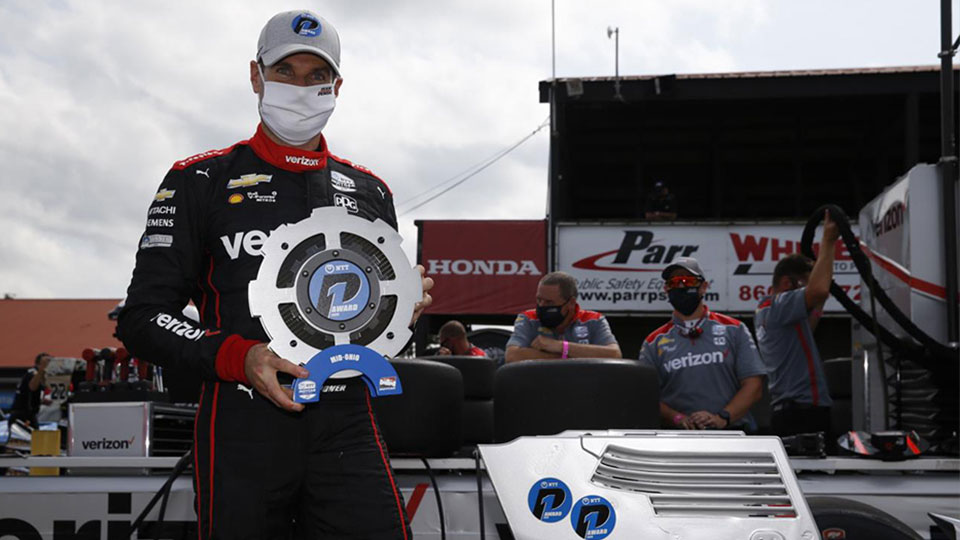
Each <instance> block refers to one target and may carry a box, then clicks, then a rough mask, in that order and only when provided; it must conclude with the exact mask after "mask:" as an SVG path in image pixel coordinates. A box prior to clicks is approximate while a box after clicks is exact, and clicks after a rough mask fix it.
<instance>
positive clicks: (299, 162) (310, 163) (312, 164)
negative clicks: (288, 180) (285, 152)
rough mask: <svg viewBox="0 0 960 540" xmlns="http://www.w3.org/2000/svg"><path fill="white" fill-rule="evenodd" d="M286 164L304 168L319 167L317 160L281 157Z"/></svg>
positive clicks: (301, 157) (302, 157)
mask: <svg viewBox="0 0 960 540" xmlns="http://www.w3.org/2000/svg"><path fill="white" fill-rule="evenodd" d="M283 159H285V160H286V161H287V163H292V164H294V165H302V166H304V167H319V166H320V160H319V159H317V158H308V157H304V156H283Z"/></svg>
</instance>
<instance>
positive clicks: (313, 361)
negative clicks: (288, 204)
mask: <svg viewBox="0 0 960 540" xmlns="http://www.w3.org/2000/svg"><path fill="white" fill-rule="evenodd" d="M400 242H401V238H400V235H399V234H398V233H397V231H395V230H393V228H392V227H390V226H389V225H387V224H386V223H385V222H383V221H382V220H379V219H378V220H377V221H375V222H371V221H368V220H366V219H364V218H361V217H357V216H353V215H350V214H349V213H348V212H347V210H346V209H344V208H340V207H325V208H317V209H315V210H314V211H313V213H312V214H311V215H310V217H308V218H307V219H305V220H303V221H300V222H298V223H294V224H290V225H281V226H280V227H278V228H277V229H276V230H275V231H273V232H272V233H271V234H270V237H269V239H268V240H267V241H266V243H265V244H264V246H263V249H262V252H263V262H262V263H261V264H260V272H259V273H258V274H257V279H256V280H254V281H252V282H250V286H249V290H248V292H249V296H250V313H251V315H253V316H254V317H259V318H260V323H261V324H262V325H263V328H264V330H265V331H266V332H267V335H269V336H270V340H271V341H270V348H271V349H272V350H273V352H275V353H277V355H279V356H280V357H282V358H286V359H287V360H290V361H291V362H294V363H298V364H301V365H303V366H304V367H305V368H306V369H307V370H308V371H309V372H310V377H309V378H307V379H296V380H294V382H293V400H294V401H295V402H297V403H311V402H314V401H318V400H319V399H320V393H321V388H322V386H323V383H324V381H325V380H327V379H328V378H343V377H352V376H356V375H360V376H362V377H363V380H364V381H365V382H366V383H367V386H368V387H369V388H370V394H371V395H373V396H385V395H394V394H400V393H402V392H403V388H402V386H401V384H400V379H399V378H398V377H397V372H396V371H395V370H394V369H393V366H391V365H390V362H388V361H387V359H388V358H391V357H393V356H395V355H396V354H397V353H399V352H400V351H401V350H402V349H403V346H404V345H406V343H407V341H408V340H409V339H410V335H411V330H410V328H409V324H410V318H411V317H412V315H413V310H414V308H415V306H416V303H417V301H419V300H420V298H421V296H422V294H423V291H422V285H421V282H420V274H419V273H418V272H417V271H416V270H414V269H413V268H412V267H411V266H410V262H409V261H408V260H407V257H406V255H405V254H404V253H403V250H402V249H401V248H400Z"/></svg>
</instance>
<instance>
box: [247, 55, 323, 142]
mask: <svg viewBox="0 0 960 540" xmlns="http://www.w3.org/2000/svg"><path fill="white" fill-rule="evenodd" d="M258 69H259V68H258ZM260 80H261V81H263V94H262V95H261V97H260V118H262V119H263V122H264V123H265V124H266V125H267V127H269V128H270V131H272V132H273V133H274V134H276V135H277V137H279V138H280V139H281V140H282V141H284V142H285V143H287V144H290V145H292V146H300V145H302V144H305V143H306V142H307V141H309V140H310V139H312V138H314V137H316V136H317V134H319V133H320V132H321V131H322V130H323V128H324V127H325V126H326V125H327V120H329V119H330V115H331V114H333V109H334V107H336V105H337V97H336V93H335V91H334V83H329V84H318V85H315V86H296V85H293V84H284V83H279V82H275V81H268V80H266V78H265V77H264V76H263V70H260Z"/></svg>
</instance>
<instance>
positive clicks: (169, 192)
mask: <svg viewBox="0 0 960 540" xmlns="http://www.w3.org/2000/svg"><path fill="white" fill-rule="evenodd" d="M176 192H177V191H176V190H174V189H161V190H160V191H158V192H157V194H156V195H154V196H153V200H155V201H157V202H160V201H165V200H167V199H169V198H172V197H173V194H174V193H176Z"/></svg>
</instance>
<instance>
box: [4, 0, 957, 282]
mask: <svg viewBox="0 0 960 540" xmlns="http://www.w3.org/2000/svg"><path fill="white" fill-rule="evenodd" d="M556 4H557V11H556V12H557V19H556V21H557V25H556V36H557V75H558V76H561V77H565V76H604V75H612V74H613V65H614V62H613V43H612V41H610V40H609V39H607V37H606V33H605V31H606V28H607V26H608V25H615V26H619V27H620V54H621V56H620V70H621V73H622V74H625V75H635V74H667V73H700V72H717V71H746V70H749V71H752V70H773V69H812V68H837V67H865V66H895V65H915V64H934V63H936V62H937V58H936V51H937V48H938V44H939V22H938V21H939V2H935V1H933V0H922V1H920V2H900V1H892V0H890V1H869V2H868V1H863V0H857V1H844V2H833V1H830V2H828V1H823V0H820V1H809V2H788V1H777V0H725V1H722V2H717V1H715V0H671V1H664V0H607V1H595V2H582V1H579V2H574V1H571V0H556ZM303 7H308V8H311V9H314V10H315V11H317V12H319V13H320V14H322V15H323V16H324V17H326V18H327V19H328V20H330V21H331V22H332V23H333V24H335V25H336V26H337V28H338V30H339V32H340V35H341V39H342V46H343V55H342V69H343V74H344V78H345V83H344V86H343V89H342V92H341V97H340V99H339V100H338V106H337V111H336V112H335V113H334V115H333V117H332V119H331V121H330V124H329V126H328V128H327V130H326V131H325V135H326V136H327V139H328V141H329V143H330V146H331V149H332V150H333V152H334V153H336V154H338V155H341V156H343V157H346V158H348V159H350V160H352V161H355V162H357V163H361V164H364V165H366V166H368V167H370V168H371V169H373V170H374V171H375V172H377V173H378V174H379V175H380V176H381V177H383V178H384V179H386V181H387V182H388V183H389V184H390V186H391V188H392V190H393V191H394V193H395V195H396V198H397V200H398V201H404V200H406V199H409V198H411V197H412V196H414V195H416V194H419V193H422V192H423V191H425V190H426V189H428V188H430V187H431V186H433V185H436V184H437V183H439V182H442V181H444V180H446V179H448V178H450V177H451V176H453V175H455V174H457V173H459V172H461V171H462V170H464V169H465V168H467V167H469V166H471V165H473V164H475V163H477V162H479V161H480V160H482V159H484V158H486V157H488V156H491V155H493V154H495V153H496V152H498V151H499V150H502V149H503V148H505V147H507V146H509V145H510V144H512V143H514V142H516V141H517V140H519V139H520V138H521V137H523V136H524V135H526V134H528V133H530V132H531V131H533V130H534V129H535V128H536V127H537V126H538V125H539V124H540V123H541V122H542V121H543V120H544V119H545V118H546V117H547V113H548V110H547V106H546V105H544V104H540V103H539V99H538V90H537V83H538V81H540V80H544V79H547V78H549V77H550V69H551V64H550V60H551V55H550V1H549V0H509V1H508V0H487V1H483V2H476V1H466V0H406V1H402V0H392V1H384V0H376V1H370V0H366V1H364V0H352V1H347V0H331V1H327V2H308V3H301V2H286V1H284V2H262V1H254V0H234V1H231V2H188V1H166V2H162V3H161V2H132V1H131V2H115V1H114V2H108V1H96V0H82V1H81V0H77V1H47V2H42V1H37V0H12V1H11V0H5V1H4V2H2V3H0V103H2V106H3V113H2V116H0V118H2V120H0V160H2V163H3V172H2V175H0V231H2V234H0V259H2V261H3V262H2V264H0V292H2V293H13V294H15V295H16V296H17V297H18V298H38V297H39V298H112V297H121V296H123V295H124V294H125V290H126V286H127V283H128V280H129V277H130V272H131V270H132V267H133V261H134V254H135V252H136V248H137V242H138V240H139V236H140V233H141V232H142V228H143V223H144V219H145V213H146V208H147V206H148V204H149V202H150V200H151V197H152V195H153V193H155V191H156V188H157V186H158V184H159V183H160V180H161V179H162V177H163V175H164V173H165V172H166V170H167V169H168V168H169V166H170V165H171V164H172V163H173V162H174V161H176V160H178V159H181V158H184V157H187V156H190V155H193V154H196V153H199V152H201V151H204V150H207V149H212V148H223V147H226V146H230V145H231V144H232V143H234V142H236V141H238V140H241V139H245V138H247V137H249V136H250V135H251V134H252V133H253V131H254V129H255V126H256V123H257V121H258V117H257V112H256V97H255V96H254V94H253V93H252V92H251V90H250V86H249V83H248V81H247V78H248V62H249V60H250V59H251V58H253V55H254V52H255V49H256V41H257V36H258V35H259V31H260V28H261V27H262V26H263V24H264V23H265V22H266V21H267V19H269V17H270V16H271V15H273V14H274V13H276V12H279V11H284V10H287V9H300V8H303ZM954 28H957V26H956V22H955V23H954ZM547 155H548V140H547V134H546V130H544V131H541V132H540V133H538V134H537V135H536V136H535V137H533V138H532V139H531V140H530V141H528V142H527V143H526V144H524V145H523V146H521V147H519V148H518V149H517V150H516V151H514V152H512V153H511V154H510V155H509V156H507V157H506V158H504V159H503V160H502V161H500V162H498V163H497V164H495V165H493V166H492V167H490V168H488V169H486V170H485V171H483V172H482V173H480V174H478V175H477V176H476V177H474V178H472V179H470V180H469V181H467V182H466V183H464V184H463V185H462V186H461V187H459V188H457V189H455V190H453V191H451V192H450V193H449V194H448V195H445V196H444V197H441V198H440V199H438V200H437V201H435V202H433V203H430V204H428V205H426V206H423V207H422V208H420V209H418V210H416V211H414V212H411V213H410V214H406V215H404V216H403V217H402V218H401V223H400V226H401V233H402V234H403V235H404V237H405V238H406V241H405V248H406V250H407V253H408V254H410V255H411V256H412V255H413V253H415V243H416V229H415V227H414V225H413V221H414V220H415V219H437V218H456V219H486V218H490V219H496V218H542V217H543V216H544V210H545V198H546V180H547ZM400 210H401V212H402V211H403V208H402V207H401V208H400Z"/></svg>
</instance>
